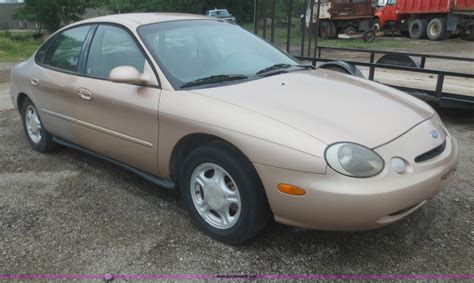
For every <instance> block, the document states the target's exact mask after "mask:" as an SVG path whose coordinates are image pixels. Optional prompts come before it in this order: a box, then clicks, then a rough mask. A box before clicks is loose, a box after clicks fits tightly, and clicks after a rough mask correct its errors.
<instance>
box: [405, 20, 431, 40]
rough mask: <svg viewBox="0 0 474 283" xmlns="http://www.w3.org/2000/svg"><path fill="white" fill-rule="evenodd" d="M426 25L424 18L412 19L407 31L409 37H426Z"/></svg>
mask: <svg viewBox="0 0 474 283" xmlns="http://www.w3.org/2000/svg"><path fill="white" fill-rule="evenodd" d="M427 26H428V22H427V21H426V20H421V19H418V20H414V21H413V22H411V23H410V26H409V28H408V32H409V33H410V37H411V38H412V39H422V38H426V27H427Z"/></svg>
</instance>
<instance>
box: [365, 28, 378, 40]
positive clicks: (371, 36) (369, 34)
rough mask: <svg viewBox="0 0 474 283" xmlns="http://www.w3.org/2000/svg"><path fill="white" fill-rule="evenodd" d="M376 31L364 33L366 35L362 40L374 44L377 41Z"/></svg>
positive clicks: (369, 30)
mask: <svg viewBox="0 0 474 283" xmlns="http://www.w3.org/2000/svg"><path fill="white" fill-rule="evenodd" d="M375 36H376V34H375V30H372V29H368V30H366V31H364V34H363V35H362V39H363V40H364V42H374V41H375Z"/></svg>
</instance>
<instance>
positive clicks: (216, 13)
mask: <svg viewBox="0 0 474 283" xmlns="http://www.w3.org/2000/svg"><path fill="white" fill-rule="evenodd" d="M209 16H212V17H229V16H230V14H229V12H228V11H227V10H213V11H209Z"/></svg>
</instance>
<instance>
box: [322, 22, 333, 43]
mask: <svg viewBox="0 0 474 283" xmlns="http://www.w3.org/2000/svg"><path fill="white" fill-rule="evenodd" d="M333 33H334V32H333V31H332V28H331V24H330V23H329V22H328V21H324V22H321V23H320V27H319V34H320V35H321V38H322V39H330V38H332V35H333Z"/></svg>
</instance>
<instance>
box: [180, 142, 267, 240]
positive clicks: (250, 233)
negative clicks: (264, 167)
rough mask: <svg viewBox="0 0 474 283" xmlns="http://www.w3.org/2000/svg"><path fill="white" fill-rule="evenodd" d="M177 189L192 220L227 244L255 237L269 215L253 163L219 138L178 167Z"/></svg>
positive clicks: (198, 150) (187, 158)
mask: <svg viewBox="0 0 474 283" xmlns="http://www.w3.org/2000/svg"><path fill="white" fill-rule="evenodd" d="M180 176H182V177H181V178H180V189H181V194H182V196H183V200H184V202H185V204H186V206H187V208H188V210H189V213H190V216H191V219H192V220H193V222H194V223H195V224H196V225H197V226H198V227H199V228H200V229H201V230H202V231H203V232H204V233H206V234H208V235H210V236H211V237H213V238H215V239H217V240H219V241H222V242H224V243H227V244H239V243H242V242H245V241H247V240H249V239H251V238H252V237H254V236H255V235H256V234H257V233H258V232H260V231H261V230H262V229H263V227H264V226H265V225H266V224H267V223H268V221H269V220H270V217H271V212H270V208H269V206H268V203H267V200H266V195H265V191H264V189H263V186H262V184H261V182H260V179H259V177H258V175H257V173H256V171H255V169H254V168H253V166H252V164H251V163H250V161H248V159H246V158H245V157H244V156H242V154H241V153H240V152H238V151H237V150H236V149H234V148H232V147H230V146H227V145H226V144H223V143H220V142H213V143H210V144H207V145H203V146H201V147H199V148H197V149H195V150H194V151H192V152H191V153H190V154H189V155H188V156H187V157H186V159H185V161H184V164H183V167H182V168H181V175H180Z"/></svg>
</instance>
